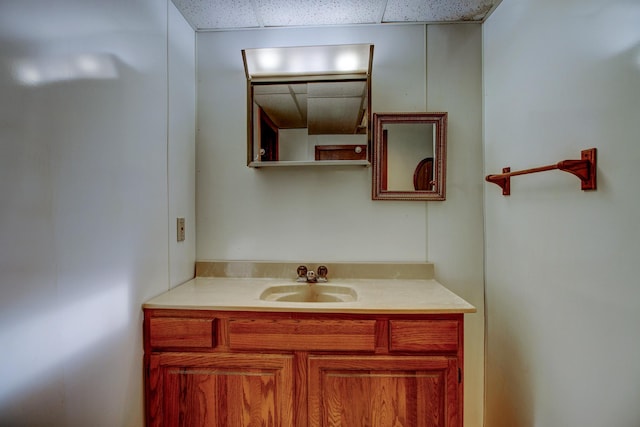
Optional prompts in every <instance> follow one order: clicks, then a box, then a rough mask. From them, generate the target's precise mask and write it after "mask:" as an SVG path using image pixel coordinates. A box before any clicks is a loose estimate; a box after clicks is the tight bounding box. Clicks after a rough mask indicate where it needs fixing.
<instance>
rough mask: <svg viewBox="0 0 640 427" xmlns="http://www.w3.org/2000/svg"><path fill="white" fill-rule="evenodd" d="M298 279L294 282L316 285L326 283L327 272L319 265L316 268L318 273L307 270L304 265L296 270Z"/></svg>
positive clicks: (324, 267)
mask: <svg viewBox="0 0 640 427" xmlns="http://www.w3.org/2000/svg"><path fill="white" fill-rule="evenodd" d="M296 272H297V274H298V277H297V279H296V282H306V283H317V282H327V281H328V279H327V273H328V272H329V270H328V269H327V267H326V266H324V265H321V266H319V267H318V273H317V275H316V272H314V271H313V270H309V269H307V266H306V265H301V266H299V267H298V269H297V270H296Z"/></svg>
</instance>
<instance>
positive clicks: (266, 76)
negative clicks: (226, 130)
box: [242, 44, 373, 168]
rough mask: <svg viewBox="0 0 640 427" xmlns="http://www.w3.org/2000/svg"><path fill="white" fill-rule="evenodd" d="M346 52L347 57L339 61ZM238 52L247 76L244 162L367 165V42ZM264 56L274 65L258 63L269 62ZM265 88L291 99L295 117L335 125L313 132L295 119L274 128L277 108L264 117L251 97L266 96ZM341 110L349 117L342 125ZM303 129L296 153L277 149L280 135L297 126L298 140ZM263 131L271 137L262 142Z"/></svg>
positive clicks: (256, 165) (369, 61) (369, 60)
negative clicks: (332, 130) (327, 130)
mask: <svg viewBox="0 0 640 427" xmlns="http://www.w3.org/2000/svg"><path fill="white" fill-rule="evenodd" d="M350 56H351V57H352V58H351V62H349V61H346V62H345V60H344V58H345V57H350ZM242 58H243V62H244V66H245V73H246V77H247V166H249V167H252V168H262V167H273V166H278V167H279V166H330V165H341V166H342V165H355V166H370V165H371V159H372V152H373V149H372V131H371V123H372V121H371V117H372V113H371V69H372V63H373V45H372V44H355V45H330V46H300V47H279V48H259V49H243V50H242ZM265 58H269V59H270V60H271V61H273V63H277V64H279V66H278V67H276V66H273V67H270V68H269V66H265V65H263V64H267V63H269V61H266V60H265ZM345 63H346V65H345ZM335 64H337V65H335ZM270 91H273V92H274V93H276V94H277V95H278V96H281V97H284V99H285V102H286V103H288V105H289V106H291V105H295V111H296V112H297V113H298V114H299V116H300V117H299V120H301V121H303V122H304V123H306V124H307V125H309V123H318V122H321V123H323V125H322V126H323V127H334V128H338V130H337V131H336V132H335V135H332V134H330V135H324V134H322V133H321V132H317V133H314V132H316V131H315V130H313V131H312V130H310V126H308V127H307V128H300V127H299V126H300V124H294V125H291V127H290V128H286V127H282V128H280V127H279V126H278V125H277V124H276V123H274V122H275V120H274V118H278V114H277V113H274V114H272V117H270V116H269V114H267V112H266V111H267V108H266V107H265V106H264V105H262V106H261V105H258V101H257V100H256V96H258V97H260V96H263V98H268V97H269V96H270V93H269V92H270ZM318 92H319V93H320V95H315V93H318ZM359 92H361V94H360V95H356V94H357V93H359ZM334 94H335V95H334ZM289 97H290V98H289ZM312 101H313V102H314V103H313V104H312V103H311V102H312ZM307 102H308V103H307ZM358 102H359V104H358ZM274 104H277V102H274ZM347 105H348V106H347ZM274 108H275V107H274ZM290 110H291V108H290ZM309 111H312V112H313V114H311V113H309ZM315 112H320V113H321V114H320V115H321V116H322V117H319V116H316V115H315ZM283 115H284V114H283ZM343 116H348V117H349V118H351V120H350V121H348V122H349V126H350V127H348V130H347V127H346V125H344V126H343V124H341V123H340V119H341V118H342V117H343ZM311 126H313V125H311ZM316 126H318V125H316ZM305 129H307V130H306V132H307V136H306V139H308V140H310V142H306V140H305V142H304V143H301V145H298V146H295V145H294V147H299V148H295V149H294V150H298V151H300V152H301V153H302V154H301V158H297V157H296V158H288V156H283V155H281V154H280V153H281V151H282V152H286V151H285V150H284V149H281V147H282V146H283V145H285V144H284V142H281V141H285V139H284V138H281V136H284V135H285V134H287V132H288V134H289V135H290V134H291V133H292V131H294V132H295V131H298V135H300V139H301V140H303V139H304V138H305V136H304V135H303V134H304V132H305ZM269 134H271V136H270V138H271V140H272V141H273V140H275V142H267V141H268V138H269V137H267V136H266V135H269ZM360 136H362V138H361V137H360ZM334 140H335V142H334ZM294 141H295V139H294ZM289 144H291V143H290V142H289ZM290 146H291V145H290ZM291 151H292V150H290V151H288V153H290V152H291ZM289 157H293V156H289Z"/></svg>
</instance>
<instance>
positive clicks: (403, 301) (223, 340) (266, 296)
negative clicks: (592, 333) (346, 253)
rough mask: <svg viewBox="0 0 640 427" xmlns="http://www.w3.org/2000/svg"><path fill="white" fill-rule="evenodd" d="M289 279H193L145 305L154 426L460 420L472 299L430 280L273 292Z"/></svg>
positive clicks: (310, 426) (285, 426)
mask: <svg viewBox="0 0 640 427" xmlns="http://www.w3.org/2000/svg"><path fill="white" fill-rule="evenodd" d="M289 282H293V280H291V279H288V280H286V279H268V278H221V277H197V278H196V279H194V280H191V281H189V282H187V283H185V284H183V285H181V286H178V287H176V288H174V289H173V290H171V291H169V292H167V293H165V294H162V295H160V296H158V297H156V298H154V299H152V300H150V301H148V302H147V303H146V304H144V306H143V309H144V346H145V356H144V364H145V388H146V415H147V425H148V426H282V427H305V426H306V427H319V426H345V427H347V426H348V427H353V426H374V427H375V426H380V427H382V426H385V427H386V426H405V427H409V426H440V427H444V426H447V427H454V426H456V427H460V426H462V403H463V394H462V390H463V378H464V375H463V330H464V313H471V312H474V311H475V308H474V307H473V306H471V305H470V304H468V303H467V302H466V301H464V300H463V299H461V298H460V297H458V296H457V295H455V294H453V293H451V292H450V291H448V290H447V289H446V288H444V287H443V286H442V285H440V284H439V283H437V282H436V281H435V280H433V279H426V280H424V279H410V280H405V279H401V280H397V279H340V280H335V281H334V282H332V283H331V285H332V286H339V287H344V288H347V289H349V290H350V291H351V293H350V294H349V295H351V296H354V297H355V298H354V299H350V298H348V299H347V301H344V302H341V301H333V302H305V301H295V299H296V298H291V297H289V300H287V299H286V298H285V299H281V298H280V299H278V298H275V299H274V298H273V292H272V290H273V289H280V291H282V289H283V288H282V287H283V286H289V285H291V286H294V287H295V286H297V285H299V284H295V283H289ZM303 286H308V285H306V284H303ZM270 297H271V299H270ZM291 299H293V300H294V301H291Z"/></svg>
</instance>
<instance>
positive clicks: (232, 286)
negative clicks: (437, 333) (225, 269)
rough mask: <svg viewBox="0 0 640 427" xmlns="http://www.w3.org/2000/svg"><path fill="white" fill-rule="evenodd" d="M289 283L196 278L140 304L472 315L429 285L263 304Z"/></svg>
mask: <svg viewBox="0 0 640 427" xmlns="http://www.w3.org/2000/svg"><path fill="white" fill-rule="evenodd" d="M295 284H296V282H295V281H294V280H292V279H281V278H247V277H243V278H237V277H196V278H195V279H192V280H190V281H188V282H186V283H184V284H182V285H179V286H177V287H175V288H173V289H171V290H169V291H167V292H165V293H163V294H161V295H158V296H157V297H155V298H152V299H150V300H149V301H147V302H146V303H144V304H143V308H163V309H180V310H223V311H276V312H278V311H279V312H307V313H412V314H416V313H419V314H429V313H474V312H475V311H476V308H475V307H474V306H472V305H471V304H469V303H468V302H466V301H465V300H463V299H462V298H460V297H459V296H457V295H456V294H454V293H453V292H451V291H450V290H448V289H447V288H445V287H444V286H442V285H441V284H440V283H438V282H437V281H435V280H433V279H409V280H405V279H335V280H331V279H330V280H329V283H327V284H328V285H333V286H348V287H350V288H351V289H353V290H354V291H355V292H356V293H357V298H356V300H355V301H351V302H282V301H264V300H262V299H260V296H261V295H262V293H263V292H264V291H265V290H266V289H267V288H269V287H271V286H279V285H295Z"/></svg>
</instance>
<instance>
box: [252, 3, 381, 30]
mask: <svg viewBox="0 0 640 427" xmlns="http://www.w3.org/2000/svg"><path fill="white" fill-rule="evenodd" d="M256 7H257V10H258V14H259V15H260V16H261V17H262V21H263V23H264V25H265V26H268V27H271V26H276V27H281V26H298V25H345V24H372V23H379V22H380V18H381V15H382V8H383V7H384V0H375V1H373V0H350V1H344V0H305V1H300V0H260V1H256Z"/></svg>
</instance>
